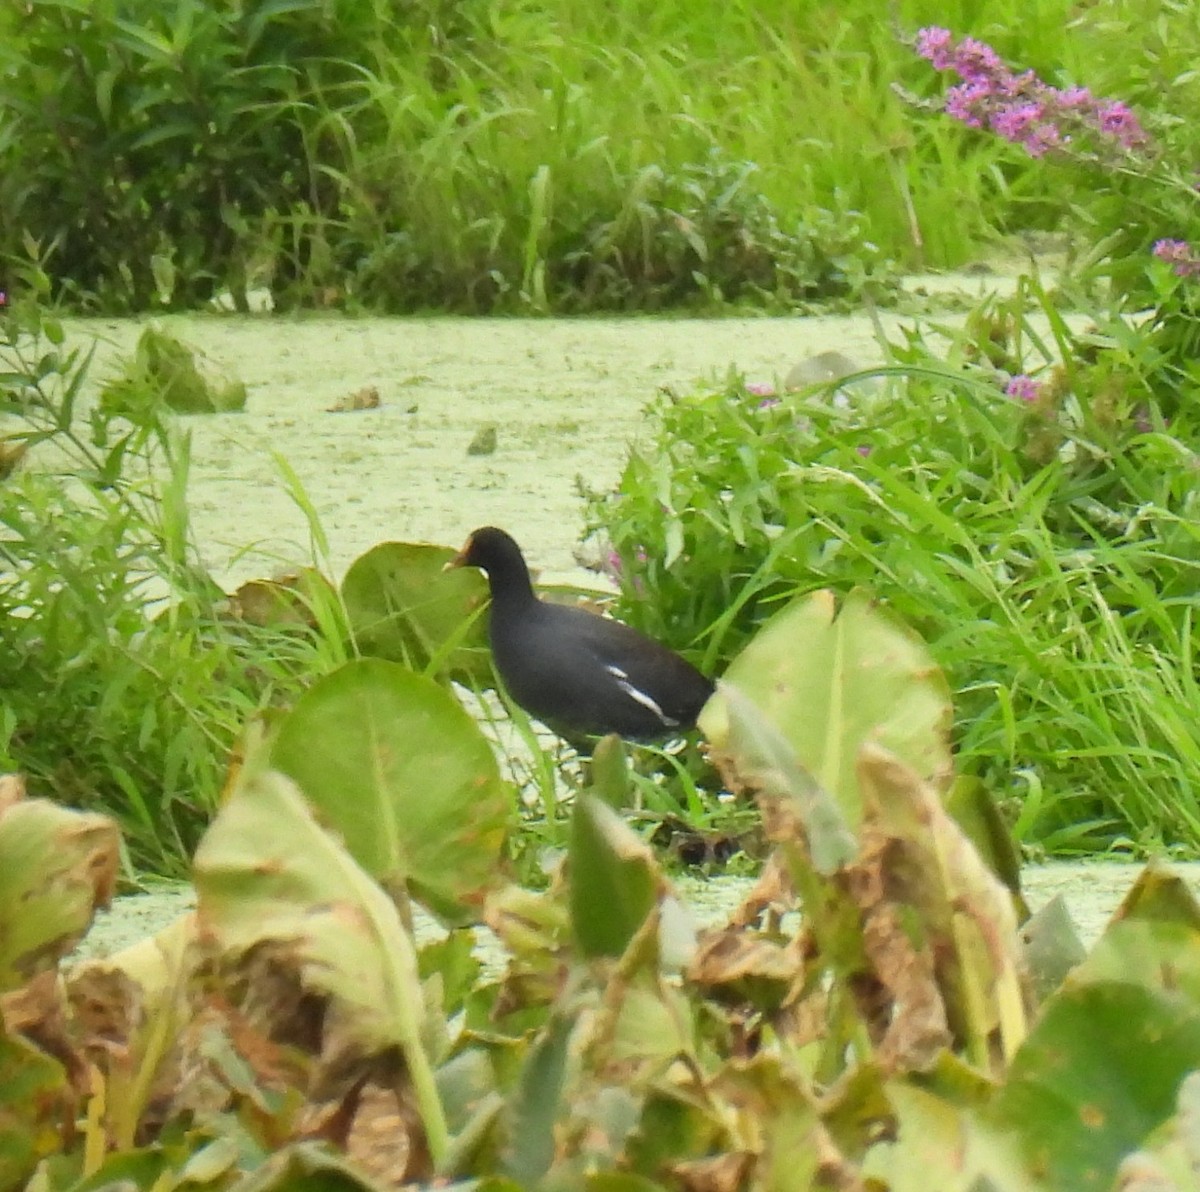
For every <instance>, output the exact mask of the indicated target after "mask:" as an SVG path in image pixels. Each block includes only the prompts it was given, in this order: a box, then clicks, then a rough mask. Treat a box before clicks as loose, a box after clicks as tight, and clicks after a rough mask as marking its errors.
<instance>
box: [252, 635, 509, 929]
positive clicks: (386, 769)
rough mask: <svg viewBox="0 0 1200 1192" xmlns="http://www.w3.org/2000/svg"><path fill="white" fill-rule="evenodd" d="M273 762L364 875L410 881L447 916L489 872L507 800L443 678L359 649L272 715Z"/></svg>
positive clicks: (487, 750) (462, 907)
mask: <svg viewBox="0 0 1200 1192" xmlns="http://www.w3.org/2000/svg"><path fill="white" fill-rule="evenodd" d="M271 762H272V764H273V765H274V766H275V767H277V768H278V769H280V770H282V771H283V772H284V773H285V774H287V775H289V776H290V777H291V778H292V779H294V780H295V781H296V782H297V783H299V785H300V787H301V789H302V790H303V791H304V793H305V795H306V796H307V797H308V799H309V800H310V802H311V803H312V804H313V806H314V807H316V808H317V809H318V810H319V812H320V814H321V816H322V818H323V819H324V820H325V822H327V823H329V824H331V825H332V826H333V827H335V828H336V829H337V830H338V832H340V833H341V835H342V838H343V839H344V841H345V843H346V847H347V848H348V849H349V850H350V852H351V854H352V855H353V856H354V858H355V859H356V860H357V861H358V863H359V864H360V865H362V867H363V868H364V869H366V870H367V872H368V873H370V874H371V876H372V877H375V878H377V879H378V880H380V881H382V882H384V883H385V884H388V885H391V884H393V883H397V882H400V883H407V884H408V886H409V888H410V890H411V891H412V892H413V894H414V896H415V897H417V898H418V899H419V900H420V901H422V902H424V903H426V904H427V905H428V906H429V908H430V909H431V910H433V911H434V912H435V913H437V914H439V915H441V916H442V917H444V918H446V919H448V920H450V921H453V922H466V921H470V920H472V919H473V918H475V917H477V911H478V907H479V906H480V905H481V903H482V899H483V896H484V894H485V893H486V891H487V890H488V889H489V888H490V887H491V886H493V885H494V884H495V882H496V879H497V876H498V869H499V863H500V855H501V849H502V846H503V843H504V837H505V833H506V830H507V827H508V822H509V817H510V815H511V812H512V807H513V796H512V791H511V788H510V787H509V785H508V784H507V783H506V782H504V781H503V779H502V778H501V777H500V773H499V770H498V768H497V766H496V759H495V757H494V756H493V754H492V751H491V747H490V746H489V745H488V743H487V741H486V740H485V739H484V737H483V734H482V733H481V732H480V730H479V727H478V725H477V724H476V723H475V722H474V721H473V720H472V719H471V717H470V716H469V715H468V713H467V712H466V711H465V710H464V709H463V707H462V705H461V704H459V702H458V701H457V700H456V699H455V698H454V696H453V695H452V694H451V693H450V692H448V691H447V690H446V689H445V688H443V687H441V686H439V685H438V684H437V683H435V682H434V681H433V680H432V679H428V678H426V677H425V676H423V675H418V674H415V673H413V672H412V671H410V670H408V669H407V668H405V667H403V666H400V665H399V664H398V663H394V662H385V661H383V660H382V659H377V658H366V659H360V660H358V661H355V662H350V663H348V664H346V665H345V666H343V667H341V668H339V669H338V670H336V671H334V672H333V673H332V674H329V675H326V676H325V677H324V678H322V679H320V680H318V681H317V682H316V683H314V684H313V686H312V687H311V688H310V689H309V690H308V691H307V692H305V694H304V695H303V696H302V697H301V698H300V699H299V701H298V702H297V703H296V706H295V707H294V708H293V709H292V711H291V712H290V713H289V714H288V715H287V716H286V717H285V718H284V720H283V722H282V723H281V724H280V726H279V730H278V734H277V736H276V737H275V740H274V741H273V743H272V746H271Z"/></svg>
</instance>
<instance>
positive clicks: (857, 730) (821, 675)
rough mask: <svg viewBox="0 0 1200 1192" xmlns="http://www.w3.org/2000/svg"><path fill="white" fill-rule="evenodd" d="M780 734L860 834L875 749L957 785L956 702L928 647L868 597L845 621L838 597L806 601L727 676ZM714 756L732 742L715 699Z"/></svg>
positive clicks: (788, 611)
mask: <svg viewBox="0 0 1200 1192" xmlns="http://www.w3.org/2000/svg"><path fill="white" fill-rule="evenodd" d="M723 678H724V680H725V682H726V683H728V684H731V685H732V686H734V687H736V688H737V689H738V690H739V691H740V692H741V693H742V694H743V695H745V696H746V697H747V698H748V699H749V700H750V702H751V703H753V704H754V705H755V706H756V707H757V708H758V709H759V710H760V711H761V712H762V714H763V715H764V716H765V718H766V719H767V720H768V721H769V722H770V723H771V724H773V725H774V726H775V728H776V729H777V730H778V731H779V732H780V733H782V734H783V736H784V738H785V739H786V740H787V742H788V744H789V745H790V746H791V747H792V749H793V750H794V751H795V754H796V757H797V759H798V760H799V762H800V765H801V766H803V767H804V769H805V770H807V771H808V772H809V773H810V774H812V776H813V777H814V778H815V779H816V781H817V783H818V784H819V785H820V786H821V787H823V788H824V789H825V790H827V791H829V792H830V793H831V794H832V795H833V796H834V797H835V798H836V799H837V801H838V803H839V804H840V805H841V807H842V812H843V814H844V815H845V817H846V819H847V820H848V821H849V823H850V825H851V827H856V826H857V824H858V822H859V819H860V816H861V813H862V803H861V798H860V796H859V791H858V782H857V779H856V777H855V765H856V762H857V758H858V751H859V748H860V747H861V746H862V745H863V744H865V743H866V742H868V741H871V742H874V743H875V744H877V745H882V746H883V747H884V748H885V749H887V750H888V751H889V752H890V753H893V754H895V755H896V756H897V757H899V758H900V759H901V760H902V761H903V762H905V764H906V765H907V766H908V767H909V768H910V769H912V770H914V771H915V772H916V774H917V775H918V776H920V777H921V778H923V779H925V780H926V781H930V782H932V783H933V784H934V785H935V786H936V787H937V788H938V789H939V790H941V789H944V787H945V786H946V785H947V783H948V781H949V778H950V775H951V757H950V743H949V731H950V724H951V715H952V711H951V706H950V693H949V688H948V686H947V683H946V680H945V678H944V677H943V675H942V673H941V671H940V670H938V668H937V666H936V665H935V663H934V662H933V660H932V659H931V658H930V656H929V653H928V651H927V650H926V648H925V645H924V643H923V642H922V641H921V640H920V639H919V638H918V637H917V636H916V635H915V634H914V633H912V632H911V631H910V630H908V629H907V628H904V627H902V626H900V625H898V624H896V623H895V622H894V621H893V620H892V618H891V617H889V616H887V615H886V614H885V613H883V612H882V611H881V610H880V609H879V608H877V607H876V606H875V605H874V603H873V602H872V601H871V599H870V598H869V597H868V596H867V595H866V593H864V592H860V591H855V592H851V593H850V595H849V596H848V597H846V599H845V601H844V602H843V604H842V607H841V609H840V611H839V610H838V608H837V605H836V603H835V600H834V596H833V593H832V592H827V591H823V592H813V593H810V594H809V595H807V596H803V597H800V598H799V599H797V600H794V601H793V602H792V603H791V604H789V605H788V606H787V607H786V608H785V609H783V610H782V611H781V612H779V613H778V614H776V615H775V616H774V617H772V618H771V620H770V621H768V622H767V623H766V625H764V626H763V627H762V629H761V630H759V632H758V633H757V634H755V636H754V639H753V640H752V641H751V642H750V644H749V645H748V646H746V648H745V649H744V650H743V651H742V652H741V654H739V655H738V656H737V658H735V659H734V661H733V662H732V663H731V664H730V666H729V668H728V669H727V670H726V672H725V674H724V676H723ZM700 728H701V731H702V732H703V733H704V735H705V737H706V738H707V739H708V741H709V742H710V743H711V744H712V745H713V747H714V748H716V749H717V750H725V749H726V745H727V741H728V737H729V711H728V707H727V704H726V701H725V699H724V697H723V696H722V695H721V693H720V692H719V691H718V692H717V695H716V696H715V697H714V698H713V699H711V700H709V702H708V705H707V706H706V707H705V709H704V711H703V712H702V713H701V716H700Z"/></svg>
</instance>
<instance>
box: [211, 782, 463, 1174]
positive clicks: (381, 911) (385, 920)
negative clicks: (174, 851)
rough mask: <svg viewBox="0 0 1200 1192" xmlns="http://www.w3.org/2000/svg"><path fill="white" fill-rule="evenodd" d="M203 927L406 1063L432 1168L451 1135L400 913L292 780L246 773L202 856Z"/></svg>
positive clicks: (363, 1045) (357, 1037)
mask: <svg viewBox="0 0 1200 1192" xmlns="http://www.w3.org/2000/svg"><path fill="white" fill-rule="evenodd" d="M194 869H195V883H196V893H197V897H198V905H197V910H196V916H197V927H198V930H199V933H200V938H201V940H202V941H204V942H206V943H207V944H209V945H210V946H215V947H216V949H217V950H218V951H220V952H221V953H223V954H224V955H226V956H227V957H229V958H231V959H233V958H237V957H241V956H244V955H245V954H247V953H248V952H250V950H251V949H254V948H256V947H259V946H267V947H270V948H272V949H273V951H274V954H275V956H276V958H277V960H278V962H279V963H281V964H282V963H287V962H288V961H290V963H291V965H292V966H293V967H294V968H295V970H296V972H297V974H298V977H299V979H300V980H301V982H302V983H303V984H304V985H305V986H307V987H308V988H311V989H313V990H317V991H320V992H321V993H324V994H326V995H328V996H329V997H331V998H333V999H334V1000H335V1002H337V1003H341V1004H342V1005H343V1006H345V1007H347V1008H348V1009H349V1011H350V1013H347V1014H344V1015H340V1016H339V1020H340V1022H341V1029H342V1030H343V1031H344V1032H345V1035H346V1043H347V1044H351V1043H352V1044H353V1045H355V1049H356V1050H358V1051H360V1052H362V1053H363V1054H364V1055H375V1054H377V1053H379V1052H381V1051H384V1050H386V1049H387V1048H389V1047H399V1048H400V1049H401V1051H402V1052H403V1054H404V1057H405V1061H406V1063H407V1066H408V1071H409V1074H410V1076H411V1078H412V1080H413V1085H414V1091H415V1093H416V1097H417V1102H418V1105H419V1108H420V1111H421V1116H422V1120H423V1121H424V1124H425V1128H426V1133H427V1137H428V1141H429V1146H430V1151H431V1153H432V1155H433V1157H434V1160H435V1162H436V1161H438V1160H439V1159H440V1158H441V1156H442V1155H443V1154H444V1152H445V1148H446V1127H445V1122H444V1118H443V1115H442V1109H441V1103H440V1101H439V1100H438V1097H437V1093H436V1090H435V1088H434V1085H433V1076H432V1073H431V1071H430V1066H429V1061H428V1059H427V1058H426V1056H425V1053H424V1050H423V1047H422V1043H421V1019H422V1014H423V1006H424V1002H423V998H422V993H421V985H420V979H419V976H418V973H417V957H416V952H415V950H414V947H413V942H412V940H411V938H410V937H409V936H408V934H407V933H406V932H405V930H404V928H403V926H402V925H401V923H400V917H399V913H398V911H397V909H396V905H395V903H394V902H392V900H391V899H390V898H388V896H387V895H386V894H385V893H384V892H383V891H382V890H381V889H380V887H379V886H378V885H377V884H376V883H375V882H373V881H372V880H371V879H370V878H369V877H368V876H367V874H365V873H364V872H363V871H362V869H360V868H359V866H358V865H356V864H355V861H354V858H353V857H352V856H351V855H350V854H349V853H348V852H347V851H346V849H345V848H343V847H342V845H341V844H340V843H339V842H338V841H336V840H335V839H334V838H333V836H332V835H330V834H329V833H328V832H327V831H325V829H324V828H322V827H321V825H320V824H318V823H317V820H316V819H315V817H314V815H313V813H312V810H311V808H310V807H309V805H308V803H306V802H305V799H304V796H303V795H301V793H300V791H299V790H298V789H297V787H296V786H295V785H294V784H293V783H292V782H291V781H290V780H289V779H288V778H287V777H285V776H284V775H282V774H277V773H273V772H271V771H265V772H264V771H261V770H259V769H258V768H257V767H256V766H254V765H252V764H251V765H248V766H247V769H246V770H244V771H243V772H242V775H241V776H240V778H239V780H238V782H237V784H236V785H235V787H234V789H233V792H232V794H231V795H230V796H229V799H228V800H227V802H226V803H225V805H224V807H222V808H221V810H220V812H219V813H218V815H217V818H216V819H215V820H214V821H213V823H212V825H211V826H210V828H209V830H208V831H207V832H206V833H205V836H204V839H203V840H202V841H201V842H200V846H199V848H198V849H197V850H196V857H195V863H194Z"/></svg>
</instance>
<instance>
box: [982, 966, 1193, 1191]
mask: <svg viewBox="0 0 1200 1192" xmlns="http://www.w3.org/2000/svg"><path fill="white" fill-rule="evenodd" d="M1131 976H1133V980H1130V981H1105V982H1097V983H1095V984H1085V985H1076V984H1075V983H1074V981H1073V980H1072V981H1069V982H1068V984H1067V985H1066V986H1065V987H1064V988H1063V989H1062V990H1060V991H1059V992H1058V993H1057V994H1055V995H1054V996H1053V997H1052V998H1051V999H1050V1000H1049V1001H1048V1002H1047V1003H1046V1005H1045V1006H1044V1007H1043V1009H1042V1016H1041V1019H1040V1020H1039V1021H1038V1023H1037V1025H1036V1026H1035V1027H1034V1029H1033V1030H1032V1031H1031V1032H1030V1035H1029V1037H1028V1038H1027V1039H1026V1040H1025V1043H1024V1045H1023V1046H1022V1047H1021V1049H1020V1050H1019V1051H1018V1052H1017V1055H1016V1057H1015V1059H1014V1060H1013V1063H1012V1067H1011V1069H1010V1071H1009V1074H1008V1078H1007V1080H1006V1081H1005V1083H1004V1085H1003V1087H1002V1088H1001V1089H1000V1091H999V1093H998V1094H997V1096H996V1099H995V1101H994V1102H993V1104H992V1106H991V1107H990V1109H989V1110H988V1111H987V1112H986V1114H985V1117H986V1119H987V1120H988V1121H989V1122H991V1123H992V1124H994V1125H996V1126H999V1127H1000V1128H1003V1129H1008V1130H1011V1131H1013V1132H1014V1134H1015V1135H1016V1136H1017V1137H1018V1138H1019V1145H1020V1147H1021V1149H1022V1151H1023V1153H1024V1155H1025V1158H1026V1161H1027V1162H1028V1164H1029V1165H1030V1168H1031V1169H1032V1170H1034V1171H1037V1172H1039V1173H1042V1174H1044V1176H1045V1178H1046V1182H1047V1184H1048V1186H1049V1187H1051V1188H1054V1189H1059V1188H1069V1189H1071V1190H1072V1192H1088V1190H1089V1189H1107V1188H1109V1187H1110V1186H1111V1184H1112V1181H1113V1177H1114V1175H1115V1173H1116V1170H1117V1165H1118V1164H1119V1163H1120V1161H1121V1159H1122V1158H1123V1157H1124V1156H1125V1155H1126V1154H1128V1153H1129V1152H1130V1151H1133V1150H1135V1149H1136V1148H1138V1147H1140V1146H1141V1145H1142V1144H1143V1142H1144V1141H1145V1140H1146V1138H1147V1137H1148V1136H1149V1135H1150V1133H1151V1131H1153V1130H1155V1129H1156V1128H1157V1127H1159V1126H1160V1125H1162V1123H1163V1122H1165V1121H1166V1120H1167V1119H1168V1118H1170V1116H1171V1114H1172V1112H1173V1111H1174V1107H1175V1099H1176V1095H1177V1093H1178V1090H1179V1086H1180V1083H1181V1081H1182V1080H1183V1078H1184V1077H1185V1076H1186V1075H1187V1074H1188V1072H1190V1071H1192V1070H1193V1069H1196V1068H1200V1009H1198V1008H1197V1006H1196V1004H1195V1003H1194V1002H1192V1001H1190V1000H1189V999H1187V998H1185V997H1182V996H1180V995H1178V994H1172V993H1167V992H1163V991H1160V990H1155V989H1148V988H1146V987H1144V986H1142V985H1139V984H1136V983H1135V982H1136V975H1133V974H1131Z"/></svg>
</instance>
